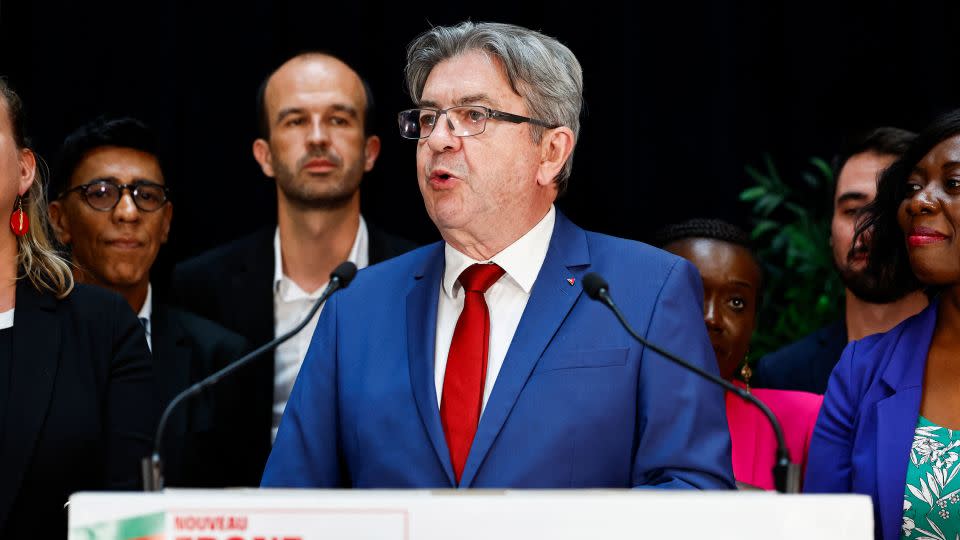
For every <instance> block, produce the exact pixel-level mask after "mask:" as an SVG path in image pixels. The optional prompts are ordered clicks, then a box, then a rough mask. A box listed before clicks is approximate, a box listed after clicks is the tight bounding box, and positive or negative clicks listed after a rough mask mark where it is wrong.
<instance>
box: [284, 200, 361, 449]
mask: <svg viewBox="0 0 960 540" xmlns="http://www.w3.org/2000/svg"><path fill="white" fill-rule="evenodd" d="M369 245H370V240H369V236H368V233H367V224H366V222H365V221H364V220H363V216H360V225H359V227H358V229H357V236H356V238H355V239H354V241H353V247H352V248H350V256H349V258H348V259H347V260H349V261H350V262H352V263H353V264H355V265H357V268H358V269H360V268H365V267H366V266H368V265H369V264H370V249H369ZM281 253H282V252H281V250H280V228H279V227H278V228H277V233H276V235H275V236H274V238H273V260H274V271H273V335H274V337H276V336H280V335H282V334H284V333H286V332H288V331H290V330H292V329H293V327H295V326H297V325H298V324H300V321H302V320H303V317H304V316H306V314H307V312H309V311H310V308H311V307H313V303H314V301H315V300H316V299H317V298H319V297H320V294H321V293H323V289H325V288H326V287H327V284H326V283H324V284H323V285H321V286H319V287H317V290H315V291H313V292H311V293H307V292H305V291H304V290H303V289H301V288H300V287H299V286H298V285H297V284H296V283H294V282H293V280H292V279H290V278H289V277H287V276H286V275H285V274H284V273H283V260H282V258H281V257H282V255H281ZM321 311H323V308H321V309H319V310H317V313H316V314H315V315H314V316H313V318H312V319H310V322H309V323H307V326H305V327H304V328H303V329H302V330H300V332H299V333H298V334H297V335H295V336H293V337H292V338H290V340H288V341H287V342H286V343H284V344H282V345H280V346H279V347H277V350H276V352H275V353H274V356H273V359H274V360H273V362H274V377H273V421H272V424H271V429H270V440H271V441H273V440H275V439H276V438H277V428H279V427H280V419H281V418H282V417H283V410H284V409H285V408H286V407H287V399H288V398H289V397H290V392H291V391H292V390H293V383H294V382H295V381H296V380H297V374H298V373H300V366H301V365H302V364H303V357H304V356H306V354H307V349H308V348H309V347H310V340H311V339H312V338H313V331H314V330H316V328H317V321H318V320H319V319H320V312H321Z"/></svg>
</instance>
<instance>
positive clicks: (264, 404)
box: [171, 222, 416, 486]
mask: <svg viewBox="0 0 960 540" xmlns="http://www.w3.org/2000/svg"><path fill="white" fill-rule="evenodd" d="M367 231H368V233H369V241H370V242H369V243H370V252H369V255H370V264H375V263H378V262H381V261H384V260H386V259H389V258H392V257H395V256H397V255H400V254H402V253H405V252H407V251H410V250H411V249H413V248H415V247H416V245H415V244H413V243H411V242H409V241H408V240H404V239H402V238H398V237H395V236H392V235H390V234H387V233H385V232H383V231H382V230H380V229H378V228H377V227H375V226H373V225H371V224H370V223H369V222H367ZM275 234H276V227H275V226H271V227H268V228H265V229H262V230H260V231H257V232H255V233H253V234H251V235H250V236H247V237H244V238H241V239H239V240H236V241H234V242H231V243H230V244H227V245H225V246H221V247H219V248H216V249H213V250H211V251H208V252H207V253H204V254H201V255H199V256H198V257H196V258H193V259H190V260H188V261H185V262H183V263H180V264H179V265H177V267H176V269H175V270H174V275H173V285H172V287H171V290H172V294H173V299H174V302H175V303H176V304H178V305H180V306H182V307H183V308H185V309H187V310H188V311H191V312H193V313H196V314H198V315H200V316H201V317H205V318H207V319H210V320H212V321H215V322H217V323H219V324H221V325H223V326H225V327H227V328H229V329H230V330H232V331H234V332H236V333H238V334H240V335H242V336H244V337H245V338H247V340H248V341H249V342H250V345H251V346H253V347H258V346H260V345H262V344H263V343H266V342H267V341H270V340H271V339H273V338H274V319H273V275H274V257H273V238H274V235H275ZM271 358H272V355H271ZM273 368H274V366H273V362H272V361H269V360H267V359H263V360H260V361H258V362H256V363H254V364H253V365H250V366H247V367H245V368H244V369H242V370H240V371H239V372H237V373H235V374H234V375H233V376H232V377H231V378H232V380H231V381H230V387H231V388H233V389H234V390H233V392H235V393H236V395H237V396H243V399H242V400H240V402H238V403H236V407H235V411H236V414H237V415H240V416H241V417H242V418H245V419H246V424H245V428H244V429H238V430H237V432H236V439H235V444H236V448H240V449H243V453H244V455H243V456H238V458H237V459H238V460H242V461H243V462H242V463H241V462H238V463H236V466H237V471H238V472H240V477H239V478H238V484H237V485H240V486H258V485H260V478H261V476H262V474H263V467H264V464H265V463H266V461H267V456H268V455H269V454H270V447H271V442H270V426H271V422H272V420H273V382H274V373H273ZM225 382H226V381H225Z"/></svg>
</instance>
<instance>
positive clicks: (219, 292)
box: [173, 53, 414, 485]
mask: <svg viewBox="0 0 960 540" xmlns="http://www.w3.org/2000/svg"><path fill="white" fill-rule="evenodd" d="M257 102H258V109H259V110H258V118H259V120H260V125H259V130H260V137H259V138H257V139H256V140H255V141H254V143H253V156H254V158H255V159H256V160H257V163H258V164H259V165H260V168H261V170H262V171H263V173H264V175H266V176H267V177H269V178H271V179H273V181H274V182H275V183H276V188H277V225H276V226H275V227H269V228H266V229H263V230H260V231H257V232H256V233H254V234H252V235H250V236H247V237H245V238H241V239H239V240H236V241H234V242H232V243H230V244H227V245H225V246H222V247H219V248H216V249H214V250H211V251H210V252H207V253H205V254H202V255H200V256H198V257H196V258H194V259H191V260H189V261H186V262H184V263H181V264H180V265H178V266H177V268H176V270H175V272H174V284H173V291H174V294H175V295H176V298H177V302H178V303H179V304H180V305H182V306H184V307H186V308H187V309H189V310H191V311H194V312H195V313H198V314H200V315H202V316H204V317H207V318H209V319H212V320H214V321H217V322H219V323H220V324H223V325H224V326H226V327H227V328H230V329H232V330H234V331H236V332H238V333H240V334H242V335H244V336H246V337H247V339H249V340H250V341H251V343H253V344H254V345H260V344H262V343H265V342H267V341H269V340H271V339H273V338H274V337H276V336H279V335H281V334H283V333H285V332H286V331H287V330H289V329H291V328H292V327H294V326H296V325H297V323H299V322H300V321H301V319H302V318H303V317H304V316H306V314H307V312H308V311H309V310H310V307H311V306H312V305H313V302H314V300H316V299H317V298H318V297H319V295H320V294H321V292H322V291H323V289H324V288H325V287H326V285H327V281H328V279H329V276H330V272H331V271H332V270H333V269H334V268H335V267H336V266H337V265H338V264H340V263H342V262H343V261H345V260H349V261H352V262H353V263H354V264H356V265H357V267H358V268H364V267H366V266H367V265H368V264H373V263H376V262H379V261H382V260H384V259H387V258H390V257H392V256H394V255H398V254H400V253H403V252H405V251H407V250H409V249H412V248H413V247H414V245H413V244H411V243H410V242H407V241H405V240H402V239H400V238H396V237H394V236H391V235H389V234H386V233H384V232H383V231H381V230H379V229H377V228H376V227H374V226H373V225H372V224H370V223H368V222H367V221H366V220H364V218H363V216H361V214H360V183H361V180H362V178H363V175H364V173H365V172H367V171H370V170H371V169H372V168H373V166H374V163H375V162H376V159H377V156H378V155H379V152H380V139H379V137H377V136H376V135H375V134H373V133H371V131H370V124H371V121H372V120H371V115H372V107H373V97H372V94H371V93H370V90H369V87H368V85H367V84H366V83H365V82H364V81H363V80H362V79H361V78H360V76H359V75H358V74H357V73H356V72H355V71H354V70H353V69H352V68H350V67H349V66H348V65H346V64H345V63H343V62H342V61H340V60H339V59H337V58H334V57H332V56H330V55H327V54H321V53H305V54H301V55H298V56H296V57H293V58H291V59H290V60H288V61H287V62H285V63H284V64H283V65H281V66H280V67H279V68H277V69H276V70H275V71H274V72H273V73H271V74H270V75H269V76H268V77H267V78H266V79H264V81H263V84H262V85H261V87H260V91H259V93H258V99H257ZM317 317H319V313H318V314H317V316H316V317H314V319H313V320H312V321H310V323H309V324H308V325H307V326H306V327H305V328H304V329H303V330H301V331H300V333H298V334H297V335H296V336H295V337H294V338H293V339H291V340H290V341H288V342H286V343H284V344H282V345H281V346H280V347H279V348H278V349H277V350H276V352H275V354H274V355H273V358H272V360H273V361H272V362H271V361H270V360H269V359H266V358H264V359H261V360H260V361H258V362H257V363H255V365H252V366H249V367H247V368H245V369H244V370H241V371H240V372H238V373H237V374H236V375H235V376H234V377H233V380H231V381H230V382H229V384H230V386H231V387H232V388H233V390H232V391H233V392H235V393H237V394H239V395H243V396H244V397H245V403H244V404H243V405H241V407H242V410H241V411H239V414H242V415H244V416H246V417H247V418H248V429H247V430H246V431H245V432H243V433H238V435H237V439H236V440H235V444H236V445H237V447H238V448H241V449H242V452H244V454H245V455H246V457H247V459H246V464H245V465H244V466H243V468H244V469H245V471H246V473H245V478H246V480H245V481H244V482H243V484H245V485H246V484H250V485H255V484H257V482H258V480H259V477H260V475H261V474H262V472H263V465H264V463H265V461H266V458H267V454H268V453H269V451H270V446H271V444H272V442H273V439H274V437H275V436H276V431H277V426H278V425H279V423H280V418H281V417H282V416H283V411H284V408H285V407H286V403H287V397H288V396H289V394H290V390H291V388H292V387H293V382H294V380H295V379H296V377H297V373H298V372H299V370H300V364H301V363H302V361H303V357H304V355H305V353H306V349H307V346H308V344H309V340H310V336H312V335H313V330H314V328H315V327H316V324H317Z"/></svg>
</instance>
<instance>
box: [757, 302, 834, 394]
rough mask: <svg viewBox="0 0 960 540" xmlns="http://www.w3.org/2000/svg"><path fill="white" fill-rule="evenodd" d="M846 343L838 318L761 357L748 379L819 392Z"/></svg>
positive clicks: (763, 384)
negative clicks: (751, 376)
mask: <svg viewBox="0 0 960 540" xmlns="http://www.w3.org/2000/svg"><path fill="white" fill-rule="evenodd" d="M846 346H847V325H846V323H845V322H844V321H843V320H839V321H837V322H834V323H832V324H829V325H827V326H824V327H823V328H819V329H817V330H816V331H814V332H813V333H811V334H810V335H807V336H805V337H803V338H802V339H800V340H797V341H795V342H793V343H791V344H789V345H787V346H785V347H783V348H781V349H778V350H776V351H774V352H772V353H770V354H768V355H766V356H764V357H763V358H761V359H760V361H759V362H757V367H756V369H754V374H753V379H752V380H751V381H750V383H751V384H752V385H753V386H755V387H757V388H775V389H777V390H802V391H804V392H812V393H814V394H823V393H824V392H826V391H827V381H829V380H830V374H831V373H832V372H833V368H834V366H836V365H837V362H838V361H840V354H841V353H843V349H844V347H846Z"/></svg>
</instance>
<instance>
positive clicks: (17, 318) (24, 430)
mask: <svg viewBox="0 0 960 540" xmlns="http://www.w3.org/2000/svg"><path fill="white" fill-rule="evenodd" d="M56 307H57V303H56V300H55V299H54V297H53V296H51V295H49V294H41V293H40V292H39V291H37V290H36V289H35V288H34V287H33V286H32V285H31V284H30V283H29V282H28V281H26V280H21V281H20V282H18V283H17V293H16V311H15V312H14V324H13V357H12V358H11V359H10V360H11V362H12V366H11V372H10V375H11V378H10V394H9V398H8V403H9V404H10V405H15V407H16V409H17V411H16V412H15V411H14V410H13V409H12V408H9V407H8V410H7V415H6V416H7V418H6V425H5V426H4V437H3V444H4V446H3V453H2V459H0V478H2V479H3V481H2V482H0V485H2V486H3V488H0V524H2V523H4V522H5V521H6V519H7V516H6V512H7V511H8V510H9V509H10V506H11V504H12V501H13V499H14V498H15V497H16V493H17V492H18V491H19V489H20V483H21V482H22V480H23V472H24V470H26V469H27V466H28V463H29V461H30V458H31V456H32V455H33V450H34V446H35V444H36V441H37V436H38V435H39V433H40V431H41V430H42V428H43V422H44V419H45V418H46V415H47V409H48V408H49V406H50V400H51V395H52V393H53V384H54V380H55V379H56V376H57V368H58V367H59V363H60V325H59V324H58V321H57V317H56ZM0 528H2V527H0Z"/></svg>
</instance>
